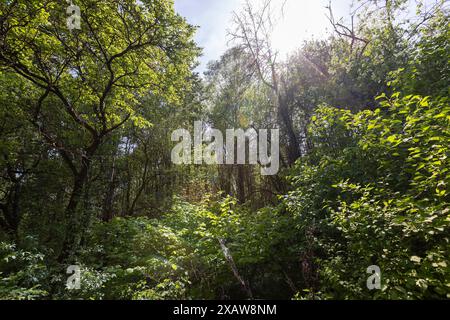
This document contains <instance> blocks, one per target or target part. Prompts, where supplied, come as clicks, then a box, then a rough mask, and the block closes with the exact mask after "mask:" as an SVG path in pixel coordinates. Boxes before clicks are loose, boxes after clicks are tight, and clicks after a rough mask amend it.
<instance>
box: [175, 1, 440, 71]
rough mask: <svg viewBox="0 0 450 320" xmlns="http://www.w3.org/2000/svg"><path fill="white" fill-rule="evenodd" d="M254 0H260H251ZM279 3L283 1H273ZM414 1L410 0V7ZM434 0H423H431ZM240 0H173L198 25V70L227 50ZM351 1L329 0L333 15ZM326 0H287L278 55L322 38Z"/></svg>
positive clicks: (277, 38) (276, 43) (346, 11)
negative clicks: (201, 53) (231, 24)
mask: <svg viewBox="0 0 450 320" xmlns="http://www.w3.org/2000/svg"><path fill="white" fill-rule="evenodd" d="M252 1H254V2H258V1H262V0H252ZM273 1H274V2H275V3H276V2H279V3H280V4H281V3H282V2H283V0H273ZM415 1H416V0H410V5H411V8H412V7H413V5H414V3H415ZM434 1H436V0H426V1H425V2H434ZM243 2H244V0H175V10H176V11H177V12H178V13H180V14H181V15H182V16H184V17H186V18H187V20H188V22H189V23H191V24H193V25H196V26H199V30H198V31H197V35H196V40H197V43H198V45H199V46H200V47H202V48H203V56H202V57H201V59H200V63H201V65H200V66H199V68H198V71H199V72H203V71H204V70H205V68H206V64H207V63H208V62H209V61H211V60H217V59H219V58H220V56H221V55H222V54H223V53H224V52H225V50H226V49H227V47H228V46H227V44H228V40H229V39H228V38H227V29H229V28H230V20H231V17H232V12H233V11H235V10H239V8H240V7H241V6H242V3H243ZM352 2H353V1H352V0H331V4H332V7H333V11H334V13H335V16H336V18H337V17H348V16H349V13H350V11H351V4H352ZM328 3H329V0H287V3H286V6H285V10H284V18H283V21H282V22H280V24H279V27H278V28H277V30H275V34H274V39H273V46H274V47H275V49H277V50H278V52H279V54H280V56H281V58H283V57H285V56H286V55H287V53H288V52H291V51H292V50H294V49H296V48H298V47H299V46H300V45H301V43H302V41H304V40H307V39H311V38H312V37H314V38H323V37H325V36H326V35H327V32H328V31H329V29H330V23H329V21H328V20H327V18H326V13H327V9H326V8H325V7H326V6H327V5H328Z"/></svg>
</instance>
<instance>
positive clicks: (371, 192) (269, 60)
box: [0, 0, 450, 300]
mask: <svg viewBox="0 0 450 320" xmlns="http://www.w3.org/2000/svg"><path fill="white" fill-rule="evenodd" d="M265 1H267V3H269V2H270V1H269V0H265ZM77 4H78V5H79V6H80V8H81V12H82V14H81V18H82V21H81V26H82V27H81V30H71V31H69V30H68V29H67V27H66V16H65V15H64V13H65V10H63V9H64V8H62V6H61V4H60V1H51V0H48V1H29V0H27V1H20V0H19V1H2V2H1V3H0V87H1V89H2V90H1V92H0V299H20V300H24V299H28V300H31V299H136V300H139V299H151V300H163V299H266V298H269V299H450V236H449V235H450V104H449V102H450V101H449V99H450V98H449V88H450V66H449V61H450V33H449V32H450V30H449V23H448V8H446V6H445V2H444V1H442V2H437V3H436V4H435V5H434V6H432V7H431V9H430V8H428V9H427V8H425V7H423V6H421V5H419V6H418V7H417V13H416V15H415V16H414V19H410V18H408V19H405V20H403V19H402V17H404V16H405V15H406V13H405V10H406V4H407V1H403V0H397V1H390V0H386V1H385V4H386V5H385V6H380V5H379V2H378V1H364V2H363V3H359V2H358V7H359V11H358V10H357V11H356V12H355V15H354V16H353V17H352V18H351V25H350V24H349V26H348V27H347V26H346V25H345V22H344V21H342V20H339V21H337V20H335V18H334V17H333V14H332V9H331V8H330V23H331V25H332V27H333V28H332V29H333V33H332V34H331V35H330V37H329V38H328V39H324V40H311V41H307V42H305V43H304V44H302V45H300V44H299V50H298V51H297V52H295V53H292V54H291V55H290V56H289V57H288V59H287V60H286V61H279V60H277V54H276V48H273V47H272V44H271V41H270V37H269V34H268V33H270V27H271V23H269V22H268V21H272V20H271V19H270V18H272V17H271V16H270V14H271V13H270V12H268V10H266V9H267V7H264V8H266V9H264V10H262V11H261V10H258V8H257V7H254V6H252V5H251V3H250V2H248V3H247V5H246V6H244V8H243V9H242V11H241V12H238V13H235V16H234V18H235V19H234V20H235V21H234V24H235V26H234V27H235V28H234V29H233V30H234V31H232V34H231V36H232V40H233V41H234V47H233V48H231V49H230V50H228V51H227V52H226V53H225V54H224V55H223V56H222V57H221V59H219V60H218V61H214V62H211V63H210V64H209V67H208V70H207V72H206V73H205V76H204V77H200V76H199V75H198V74H197V73H196V72H195V67H196V59H197V58H198V55H199V53H200V50H199V49H198V48H197V46H196V44H195V43H194V41H193V35H194V32H195V28H194V27H192V26H190V25H189V24H188V23H187V22H186V20H185V19H184V18H182V17H181V16H179V15H178V14H176V13H175V10H174V8H173V1H167V0H155V1H139V2H136V1H132V0H107V1H100V2H99V1H90V0H83V1H82V0H79V1H77ZM252 28H253V29H252ZM249 31H250V32H249ZM198 120H202V121H204V123H205V124H206V125H205V126H206V127H214V128H217V129H220V130H222V131H225V130H226V129H229V128H244V129H248V128H254V129H267V128H279V129H280V130H281V137H280V138H281V143H280V148H281V150H280V152H281V154H280V158H281V166H282V167H281V170H280V172H279V173H278V175H275V176H261V174H260V168H259V166H253V165H210V166H207V165H184V166H175V165H174V164H173V163H172V162H171V150H172V148H173V147H174V143H173V142H172V141H171V133H172V132H173V131H174V130H176V129H179V128H185V129H192V127H193V124H194V121H198ZM204 129H205V130H207V128H204ZM68 266H78V267H79V268H80V269H81V273H80V275H81V283H80V287H79V289H76V290H69V289H68V288H67V287H66V281H67V279H68V277H69V276H70V274H67V273H66V271H67V268H68ZM370 266H377V267H379V268H380V270H381V287H380V289H378V290H369V288H368V287H367V280H368V278H369V276H370V274H368V273H367V269H368V267H370Z"/></svg>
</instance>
